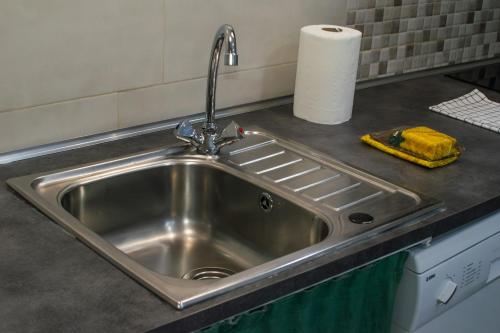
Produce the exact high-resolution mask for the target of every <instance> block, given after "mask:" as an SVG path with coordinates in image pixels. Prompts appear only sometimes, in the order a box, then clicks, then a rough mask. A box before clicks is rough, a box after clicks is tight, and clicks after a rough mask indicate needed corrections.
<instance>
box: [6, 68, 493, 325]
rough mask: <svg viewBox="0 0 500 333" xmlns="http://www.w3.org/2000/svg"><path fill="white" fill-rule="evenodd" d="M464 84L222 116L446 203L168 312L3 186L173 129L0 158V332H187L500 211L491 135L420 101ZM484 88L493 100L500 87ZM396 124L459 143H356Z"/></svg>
mask: <svg viewBox="0 0 500 333" xmlns="http://www.w3.org/2000/svg"><path fill="white" fill-rule="evenodd" d="M473 88H474V87H473V86H471V85H469V84H466V83H463V82H459V81H455V80H452V79H449V78H445V77H443V76H433V77H427V78H421V79H415V80H409V81H403V82H398V83H391V84H387V85H382V86H377V87H373V88H367V89H364V90H359V91H357V92H356V97H355V105H354V113H353V118H352V120H351V121H349V122H348V123H345V124H342V125H337V126H325V125H316V124H312V123H308V122H305V121H303V120H300V119H297V118H294V117H293V114H292V107H291V105H287V106H282V107H276V108H272V109H266V110H261V111H256V112H251V113H246V114H242V115H239V116H235V117H232V119H235V120H236V121H238V122H239V123H240V124H241V125H242V126H244V127H245V126H253V125H255V126H259V127H261V128H263V129H266V130H268V131H270V132H273V133H275V134H277V135H280V136H283V137H287V138H291V139H293V140H295V141H297V142H300V143H302V144H305V145H308V146H311V147H312V148H314V149H316V150H318V151H321V152H323V153H327V154H329V155H331V156H333V157H334V158H336V159H339V160H342V161H344V162H347V163H348V164H351V165H353V166H355V167H358V168H361V169H363V170H366V171H368V172H370V173H372V174H374V175H376V176H379V177H381V178H384V179H386V180H388V181H390V182H393V183H396V184H398V185H401V186H404V187H407V188H409V189H412V190H414V191H417V192H421V193H423V194H427V195H429V196H432V197H435V198H437V199H440V200H442V201H443V202H444V203H445V205H446V207H447V210H446V211H445V212H444V213H441V214H439V215H437V216H434V217H432V218H430V219H428V220H425V221H422V222H420V223H418V224H414V225H409V226H406V227H403V228H400V229H397V230H393V231H389V232H386V233H384V234H383V235H380V236H379V237H377V238H375V239H372V240H368V241H365V242H363V243H361V244H358V245H355V246H351V247H349V248H346V249H345V250H343V251H339V252H334V253H331V254H328V255H324V256H322V257H319V258H317V259H315V260H312V261H310V262H308V263H306V264H304V265H301V266H300V267H297V268H294V269H292V270H290V271H287V272H283V273H280V274H278V275H276V276H273V277H272V278H268V279H265V281H260V282H256V283H253V284H251V285H248V286H246V287H242V288H239V289H237V290H235V291H232V292H229V293H227V294H225V295H221V296H219V297H216V298H214V299H211V300H208V301H206V302H203V303H200V304H198V305H195V306H192V307H189V308H187V309H185V310H183V311H177V310H175V309H174V308H173V307H171V306H170V305H169V304H167V303H166V302H164V301H162V300H161V299H160V298H158V297H157V296H155V295H154V294H153V293H151V292H149V291H148V290H147V289H146V288H144V287H142V286H141V285H140V284H139V283H136V282H135V281H134V280H132V279H131V278H129V277H128V276H127V275H126V274H125V273H123V272H122V271H120V270H119V269H118V268H116V267H114V266H113V265H112V264H110V263H109V262H107V261H106V260H105V259H103V258H102V257H101V256H99V255H98V254H97V253H95V252H94V251H92V250H91V249H89V248H88V247H86V246H85V245H84V244H83V243H81V242H79V241H77V240H76V239H74V238H73V237H72V236H70V235H68V234H67V233H65V232H64V231H63V230H62V229H61V228H60V227H59V226H57V225H56V224H55V223H52V222H51V221H50V220H49V219H48V218H47V217H45V216H44V215H43V214H41V213H40V212H38V211H37V210H36V209H35V208H33V207H32V206H31V205H30V204H29V203H27V202H26V201H24V200H23V199H22V198H21V197H19V196H17V195H16V194H15V193H13V192H12V191H11V190H10V189H8V188H7V186H6V184H5V180H6V179H8V178H10V177H14V176H21V175H26V174H30V173H34V172H44V171H51V170H54V169H59V168H63V167H68V166H72V165H77V164H81V163H87V162H94V161H99V160H103V159H107V158H112V157H117V156H121V155H124V154H130V153H135V152H140V151H142V150H146V149H151V148H158V147H161V146H164V145H167V144H170V143H173V142H175V139H173V137H172V135H171V133H169V132H158V133H154V134H149V135H143V136H140V137H136V138H131V139H125V140H120V141H115V142H111V143H106V144H101V145H97V146H92V147H88V148H82V149H78V150H73V151H69V152H64V153H59V154H54V155H49V156H45V157H41V158H36V159H31V160H25V161H20V162H16V163H13V164H9V165H5V166H0V183H1V184H0V332H110V333H111V332H121V333H123V332H143V331H148V330H155V331H158V332H177V331H190V330H193V329H197V328H200V327H204V326H206V325H208V324H211V323H214V322H217V321H219V320H221V319H223V318H226V317H228V316H231V315H234V314H237V313H239V312H242V311H244V310H248V309H251V308H253V307H256V306H259V305H261V304H263V303H266V302H269V301H271V300H273V299H276V298H278V297H280V296H283V295H286V294H289V293H290V292H293V291H295V290H298V289H301V288H305V287H308V286H310V285H312V284H314V283H317V282H319V281H322V280H325V279H327V278H329V277H332V276H335V275H338V274H340V273H342V272H344V271H346V270H349V269H351V268H353V267H356V266H359V265H362V264H365V263H367V262H369V261H372V260H374V259H377V258H379V257H381V256H384V255H387V254H389V253H392V252H394V251H397V250H399V249H401V248H403V247H405V246H408V245H410V244H414V243H415V242H417V241H421V240H422V239H425V238H427V237H429V236H436V235H439V234H442V233H444V232H446V231H449V230H451V229H454V228H457V227H459V226H461V225H464V224H466V223H468V222H470V221H472V220H473V219H475V218H478V217H481V216H484V215H486V214H488V213H491V212H493V211H494V210H496V209H499V208H500V154H499V153H498V152H499V151H500V149H499V148H500V135H498V134H496V133H494V132H491V131H487V130H484V129H481V128H479V127H475V126H472V125H469V124H466V123H464V122H460V121H457V120H454V119H451V118H447V117H445V116H442V115H439V114H436V113H433V112H430V111H428V109H427V108H428V106H429V105H433V104H436V103H439V102H442V101H445V100H448V99H451V98H454V97H457V96H459V95H462V94H464V93H467V92H469V91H471V90H472V89H473ZM483 90H484V89H483ZM485 93H486V94H487V95H488V96H489V97H490V98H492V99H493V100H496V101H500V94H498V93H494V92H491V91H485ZM226 121H227V120H226ZM401 125H409V126H412V125H426V126H430V127H433V128H435V129H437V130H439V131H443V132H445V133H448V134H450V135H452V136H455V137H456V138H458V140H459V141H460V143H461V144H462V145H463V146H464V147H465V148H466V151H465V153H464V154H463V156H462V157H461V158H460V159H459V161H458V162H456V163H454V164H452V165H449V166H447V167H444V168H440V169H436V170H427V169H424V168H422V167H419V166H416V165H413V164H410V163H408V162H405V161H402V160H399V159H396V158H394V157H391V156H389V155H386V154H384V153H381V152H379V151H377V150H375V149H373V148H371V147H368V146H367V145H364V144H362V143H361V142H360V141H359V137H360V136H361V135H362V134H364V133H366V132H370V131H376V130H382V129H388V128H392V127H397V126H401Z"/></svg>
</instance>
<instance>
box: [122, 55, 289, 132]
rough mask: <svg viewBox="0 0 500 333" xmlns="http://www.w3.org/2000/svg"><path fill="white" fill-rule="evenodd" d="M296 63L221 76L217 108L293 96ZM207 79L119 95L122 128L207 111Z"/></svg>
mask: <svg viewBox="0 0 500 333" xmlns="http://www.w3.org/2000/svg"><path fill="white" fill-rule="evenodd" d="M295 69H296V64H286V65H279V66H273V67H267V68H261V69H255V70H247V71H240V72H235V73H229V74H224V75H221V76H220V77H219V84H218V91H217V108H218V109H220V108H227V107H230V106H235V105H241V104H246V103H252V102H256V101H261V100H266V99H271V98H275V97H281V96H287V95H291V94H292V93H293V88H294V85H295ZM205 89H206V79H195V80H189V81H183V82H176V83H170V84H165V85H161V86H156V87H149V88H144V89H137V90H131V91H127V92H122V93H119V94H118V112H119V127H120V128H123V127H130V126H134V125H139V124H144V123H149V122H154V121H160V120H166V119H171V118H175V117H181V116H187V115H191V114H194V113H199V112H204V111H205V93H206V91H205Z"/></svg>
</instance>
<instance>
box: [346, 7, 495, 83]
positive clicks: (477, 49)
mask: <svg viewBox="0 0 500 333" xmlns="http://www.w3.org/2000/svg"><path fill="white" fill-rule="evenodd" d="M347 25H348V26H350V27H353V28H355V29H358V30H360V31H361V32H362V33H363V38H362V42H361V55H360V64H359V69H358V79H359V80H366V79H371V78H377V77H384V76H390V75H395V74H401V73H408V72H412V71H418V70H422V69H429V68H433V67H438V66H445V65H453V64H458V63H464V62H469V61H474V60H481V59H486V58H492V57H494V56H498V55H500V33H499V31H500V0H451V1H450V0H443V1H442V0H348V4H347Z"/></svg>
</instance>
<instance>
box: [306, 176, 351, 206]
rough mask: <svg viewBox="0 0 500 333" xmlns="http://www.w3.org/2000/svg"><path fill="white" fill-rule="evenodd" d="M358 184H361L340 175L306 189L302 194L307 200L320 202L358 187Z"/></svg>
mask: <svg viewBox="0 0 500 333" xmlns="http://www.w3.org/2000/svg"><path fill="white" fill-rule="evenodd" d="M360 184H361V183H360V182H359V181H357V180H356V179H353V178H351V177H349V176H347V175H342V176H340V177H336V178H334V179H331V180H329V181H327V182H323V183H321V184H318V185H316V186H314V187H312V188H310V189H308V190H307V191H305V192H304V193H303V194H304V196H306V197H308V198H309V199H313V200H314V201H320V200H323V199H326V198H328V197H331V196H333V195H335V194H338V193H341V192H344V191H347V190H349V189H352V188H354V187H356V186H359V185H360Z"/></svg>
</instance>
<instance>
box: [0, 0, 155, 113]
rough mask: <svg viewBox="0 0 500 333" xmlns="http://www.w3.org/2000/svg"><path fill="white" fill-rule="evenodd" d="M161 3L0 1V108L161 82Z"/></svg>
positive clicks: (126, 0)
mask: <svg viewBox="0 0 500 333" xmlns="http://www.w3.org/2000/svg"><path fill="white" fill-rule="evenodd" d="M163 16H164V15H163V0H141V1H137V0H104V1H103V0H85V1H80V0H44V1H39V0H2V1H0V45H1V48H2V50H1V52H0V68H1V71H0V73H1V75H0V110H8V109H15V108H23V107H27V106H33V105H40V104H45V103H50V102H57V101H63V100H68V99H73V98H79V97H84V96H91V95H97V94H101V93H106V92H113V91H117V90H121V89H129V88H135V87H140V86H145V85H151V84H155V83H159V82H161V80H162V61H163V60H162V58H163V56H162V54H163V34H164V32H163Z"/></svg>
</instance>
